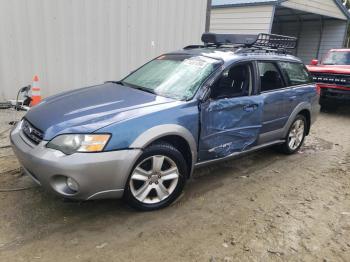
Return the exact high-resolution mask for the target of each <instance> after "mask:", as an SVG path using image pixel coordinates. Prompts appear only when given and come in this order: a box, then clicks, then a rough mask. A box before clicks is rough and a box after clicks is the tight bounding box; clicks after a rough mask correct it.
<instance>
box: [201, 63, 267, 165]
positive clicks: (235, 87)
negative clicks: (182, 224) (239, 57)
mask: <svg viewBox="0 0 350 262" xmlns="http://www.w3.org/2000/svg"><path fill="white" fill-rule="evenodd" d="M254 72H255V70H254V65H253V64H252V63H241V64H238V65H237V64H236V65H233V66H231V67H229V68H228V69H226V70H224V72H223V73H222V74H221V76H220V77H219V78H218V79H217V80H216V81H215V82H214V84H213V85H212V86H211V93H210V97H209V99H207V100H206V101H205V102H203V103H202V104H201V105H200V110H201V116H200V118H201V131H200V139H199V160H200V161H205V160H210V159H216V158H223V157H226V156H229V155H231V154H233V153H236V152H242V151H245V150H247V149H249V148H251V147H252V146H255V145H256V144H257V140H258V137H259V133H260V128H261V123H262V105H263V100H262V98H261V97H260V96H258V95H255V94H256V90H255V88H254V87H255V86H256V85H255V83H256V78H255V77H254V76H255V74H254Z"/></svg>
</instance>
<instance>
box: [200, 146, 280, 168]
mask: <svg viewBox="0 0 350 262" xmlns="http://www.w3.org/2000/svg"><path fill="white" fill-rule="evenodd" d="M284 142H285V140H276V141H273V142H269V143H266V144H262V145H258V146H255V147H252V148H250V149H248V150H246V151H242V152H235V153H232V154H230V155H228V156H225V157H222V158H216V159H211V160H207V161H203V162H198V163H196V164H195V165H194V167H195V168H198V167H203V166H207V165H211V164H214V163H218V162H222V161H226V160H230V159H235V158H238V157H241V156H244V155H247V154H249V153H252V152H255V151H258V150H260V149H262V148H265V147H270V146H273V145H278V144H283V143H284Z"/></svg>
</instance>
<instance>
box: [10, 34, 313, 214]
mask: <svg viewBox="0 0 350 262" xmlns="http://www.w3.org/2000/svg"><path fill="white" fill-rule="evenodd" d="M202 40H203V42H204V45H193V46H188V47H185V48H184V49H182V50H180V51H176V52H172V53H167V54H164V55H161V56H159V57H157V58H155V59H154V60H152V61H150V62H148V63H147V64H145V65H143V66H142V67H141V68H139V69H137V70H136V71H134V72H132V73H131V74H130V75H128V76H127V77H125V78H124V79H122V80H120V81H116V82H106V83H104V84H102V85H97V86H92V87H87V88H82V89H78V90H74V91H70V92H66V93H62V94H59V95H56V96H52V97H49V98H47V99H45V100H43V101H42V102H41V103H40V104H39V105H37V106H35V107H33V108H32V109H31V110H29V111H28V113H27V114H26V115H25V117H24V118H23V119H22V120H21V121H20V122H19V123H18V124H17V125H16V127H15V128H14V129H13V130H12V132H11V135H10V138H11V142H12V146H13V150H14V152H15V154H16V156H17V158H18V160H19V162H20V164H21V165H22V167H23V170H24V171H25V173H26V174H28V175H29V176H31V177H32V179H33V180H34V181H35V182H36V183H38V184H40V185H41V186H43V187H44V188H46V189H48V190H49V191H52V192H54V193H56V194H58V195H60V196H62V197H64V198H71V199H79V200H89V199H101V198H124V199H125V200H126V201H127V202H128V203H129V204H130V205H132V206H133V207H135V208H137V209H140V210H154V209H159V208H162V207H165V206H168V205H169V204H170V203H172V202H173V201H174V200H175V199H176V198H177V197H178V196H179V195H180V193H181V192H182V190H183V188H184V185H185V182H186V180H187V179H188V178H189V177H190V176H191V174H192V173H193V170H194V169H195V168H196V167H199V166H203V165H207V164H212V163H216V162H217V161H222V160H227V159H229V158H232V157H236V156H239V155H241V154H244V153H248V152H252V151H255V150H258V149H261V148H265V147H269V146H278V147H279V148H280V149H281V150H282V151H283V152H284V153H286V154H292V153H295V152H297V151H298V150H299V149H300V147H301V146H302V144H303V141H304V138H305V136H307V135H308V134H309V131H310V127H311V125H312V123H313V122H314V121H315V119H316V115H317V112H318V111H319V104H318V100H319V95H318V92H317V90H316V86H315V84H313V83H312V78H311V77H310V74H309V72H308V71H307V69H306V68H305V66H304V65H303V63H302V62H301V61H300V60H299V59H298V58H296V57H294V56H291V55H289V54H288V52H287V51H288V48H293V47H295V43H296V39H295V38H290V37H284V36H278V35H267V34H259V35H255V36H254V35H227V34H212V33H205V34H203V36H202Z"/></svg>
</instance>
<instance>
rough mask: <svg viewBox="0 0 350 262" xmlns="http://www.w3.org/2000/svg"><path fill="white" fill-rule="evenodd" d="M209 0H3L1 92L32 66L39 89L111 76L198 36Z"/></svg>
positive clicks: (3, 95)
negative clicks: (38, 79)
mask: <svg viewBox="0 0 350 262" xmlns="http://www.w3.org/2000/svg"><path fill="white" fill-rule="evenodd" d="M206 7H207V0H190V1H188V0H0V100H2V99H8V98H13V97H14V96H15V94H16V92H17V90H18V88H19V87H21V86H24V85H26V84H29V83H30V82H31V78H32V77H33V75H34V74H38V75H39V77H40V78H41V87H42V93H43V95H44V96H48V95H51V94H54V93H57V92H61V91H65V90H69V89H73V88H78V87H82V86H87V85H93V84H96V83H101V82H103V81H105V80H116V79H119V78H121V77H122V76H124V75H126V74H127V73H128V72H130V71H131V70H133V69H135V68H136V67H138V66H140V65H142V64H143V63H145V62H146V61H147V60H149V59H150V58H153V57H155V56H157V55H159V54H161V53H163V52H167V51H170V50H174V49H179V48H182V47H183V46H185V45H188V44H193V43H199V42H200V36H201V34H202V33H203V32H204V30H205V20H206Z"/></svg>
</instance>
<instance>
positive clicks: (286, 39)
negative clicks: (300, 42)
mask: <svg viewBox="0 0 350 262" xmlns="http://www.w3.org/2000/svg"><path fill="white" fill-rule="evenodd" d="M202 41H203V42H204V44H205V45H207V46H208V45H209V46H212V45H215V46H217V47H220V46H223V45H234V46H235V45H236V46H237V45H241V46H242V47H246V48H260V49H279V50H281V49H294V48H295V47H296V45H297V38H296V37H291V36H283V35H274V34H265V33H260V34H258V35H244V34H215V33H204V34H203V35H202Z"/></svg>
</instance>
